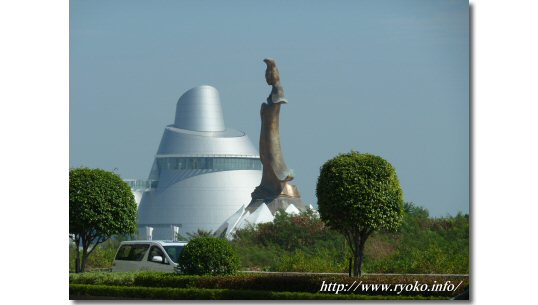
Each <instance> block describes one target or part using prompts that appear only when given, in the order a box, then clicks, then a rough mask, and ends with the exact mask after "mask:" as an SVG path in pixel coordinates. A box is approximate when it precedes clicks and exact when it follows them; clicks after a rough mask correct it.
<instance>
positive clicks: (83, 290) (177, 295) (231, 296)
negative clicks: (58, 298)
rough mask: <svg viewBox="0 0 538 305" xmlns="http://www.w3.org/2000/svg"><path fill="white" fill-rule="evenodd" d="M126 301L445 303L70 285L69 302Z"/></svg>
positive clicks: (339, 295)
mask: <svg viewBox="0 0 538 305" xmlns="http://www.w3.org/2000/svg"><path fill="white" fill-rule="evenodd" d="M92 297H98V298H99V299H103V298H106V297H110V298H125V299H153V300H387V299H394V300H420V299H446V297H442V296H429V297H424V296H402V295H399V296H396V295H390V296H377V295H374V296H372V295H360V294H333V293H324V294H322V293H306V292H272V291H260V290H231V289H200V288H186V289H185V288H179V289H178V288H150V287H124V286H123V287H122V286H103V285H83V284H71V285H69V298H70V299H71V300H79V299H92Z"/></svg>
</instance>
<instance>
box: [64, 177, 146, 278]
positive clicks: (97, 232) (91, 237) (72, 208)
mask: <svg viewBox="0 0 538 305" xmlns="http://www.w3.org/2000/svg"><path fill="white" fill-rule="evenodd" d="M135 232H136V202H135V200H134V196H133V194H132V192H131V189H130V188H129V185H128V184H127V183H125V182H124V181H123V180H121V178H120V177H119V176H118V175H116V174H114V173H112V172H107V171H104V170H101V169H89V168H75V169H70V170H69V233H70V234H73V241H74V242H75V245H76V246H77V247H76V249H77V250H78V249H79V247H80V248H82V258H81V259H80V257H79V253H78V252H79V251H77V257H76V259H75V260H76V263H75V269H76V271H77V272H83V271H84V268H85V265H86V261H87V259H88V256H89V255H90V254H91V253H92V251H93V250H94V249H95V246H97V245H98V244H100V243H102V242H104V241H105V240H107V239H109V238H110V237H111V236H112V235H121V234H133V233H135Z"/></svg>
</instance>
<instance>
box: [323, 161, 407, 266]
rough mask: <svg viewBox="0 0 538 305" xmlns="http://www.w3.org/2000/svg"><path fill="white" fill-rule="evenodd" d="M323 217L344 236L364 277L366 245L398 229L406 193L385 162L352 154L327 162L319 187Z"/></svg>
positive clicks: (355, 264) (392, 170)
mask: <svg viewBox="0 0 538 305" xmlns="http://www.w3.org/2000/svg"><path fill="white" fill-rule="evenodd" d="M316 195H317V197H318V208H319V214H320V217H321V219H322V220H324V221H325V223H326V224H327V225H328V226H329V227H331V228H333V229H335V230H337V231H339V232H341V233H342V234H344V236H345V237H346V240H347V241H348V243H349V246H350V248H351V251H352V253H353V256H354V264H353V274H354V275H360V274H361V270H362V258H363V252H364V245H365V243H366V240H367V239H368V236H370V234H372V232H374V231H376V230H380V229H384V230H395V229H397V228H398V227H399V226H400V224H401V222H402V216H403V193H402V189H401V187H400V182H399V180H398V177H397V176H396V170H395V169H394V168H393V167H392V165H391V164H390V163H389V162H387V161H386V160H385V159H383V158H381V157H379V156H375V155H371V154H361V153H358V152H354V151H352V152H350V153H347V154H340V155H338V156H336V157H335V158H333V159H331V160H329V161H327V162H326V163H325V164H323V166H322V167H321V170H320V175H319V178H318V183H317V186H316Z"/></svg>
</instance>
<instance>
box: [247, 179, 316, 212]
mask: <svg viewBox="0 0 538 305" xmlns="http://www.w3.org/2000/svg"><path fill="white" fill-rule="evenodd" d="M280 189H281V192H280V194H278V195H276V196H275V195H274V193H273V192H271V191H269V190H267V189H264V188H263V187H262V186H258V187H257V188H256V189H255V190H254V192H252V200H251V201H250V203H249V204H248V206H247V207H246V209H245V210H246V211H248V212H250V213H253V212H254V211H256V209H258V208H259V207H260V205H262V204H263V203H265V204H266V205H267V207H268V208H269V210H270V211H271V213H272V214H273V215H275V213H276V211H278V210H279V209H284V210H286V209H287V208H288V207H289V206H290V205H291V204H293V205H294V206H295V207H296V208H297V209H298V210H299V211H300V212H303V211H306V209H307V208H308V207H307V205H306V204H305V203H304V202H303V200H302V199H301V195H300V194H299V190H298V189H297V186H295V185H293V184H289V183H288V182H287V181H286V182H282V183H281V188H280Z"/></svg>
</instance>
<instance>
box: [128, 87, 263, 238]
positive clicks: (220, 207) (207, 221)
mask: <svg viewBox="0 0 538 305" xmlns="http://www.w3.org/2000/svg"><path fill="white" fill-rule="evenodd" d="M261 168H262V165H261V162H260V156H259V154H258V151H257V149H256V148H255V147H254V146H253V145H252V143H251V141H250V139H249V138H248V136H247V135H246V134H245V133H244V132H241V131H239V130H236V129H231V128H226V127H225V125H224V118H223V114H222V107H221V103H220V99H219V93H218V91H217V90H216V89H215V88H213V87H211V86H199V87H195V88H193V89H190V90H189V91H187V92H185V93H184V94H183V95H182V96H181V97H180V98H179V101H178V103H177V108H176V116H175V122H174V124H172V125H168V126H167V127H166V128H165V130H164V134H163V137H162V139H161V143H160V145H159V148H158V150H157V155H156V156H155V161H154V163H153V167H152V169H151V172H150V175H149V180H150V181H151V183H150V187H149V188H148V189H147V190H146V191H144V193H143V194H142V197H141V200H140V205H139V208H138V229H139V236H140V237H142V238H145V237H146V227H152V228H153V233H152V238H153V239H171V238H172V236H173V235H172V232H173V229H172V226H180V227H181V229H180V231H181V233H182V234H185V233H188V232H195V231H197V230H198V229H203V230H212V231H215V230H216V229H217V228H218V227H219V226H220V225H221V224H222V223H223V222H224V221H226V220H227V219H228V217H230V215H232V214H234V213H235V212H236V211H238V209H240V208H241V207H242V206H243V205H244V204H245V203H248V202H250V200H251V193H252V191H253V190H254V189H255V188H256V186H257V185H258V184H259V183H260V181H261V177H262V171H261Z"/></svg>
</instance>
